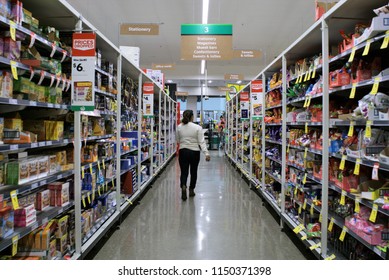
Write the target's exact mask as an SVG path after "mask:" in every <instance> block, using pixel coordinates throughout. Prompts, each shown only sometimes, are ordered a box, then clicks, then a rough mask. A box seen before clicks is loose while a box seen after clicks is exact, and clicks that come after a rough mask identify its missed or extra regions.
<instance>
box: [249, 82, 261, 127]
mask: <svg viewBox="0 0 389 280" xmlns="http://www.w3.org/2000/svg"><path fill="white" fill-rule="evenodd" d="M262 101H263V88H262V81H252V82H251V116H252V118H253V120H261V119H262V106H263V104H262Z"/></svg>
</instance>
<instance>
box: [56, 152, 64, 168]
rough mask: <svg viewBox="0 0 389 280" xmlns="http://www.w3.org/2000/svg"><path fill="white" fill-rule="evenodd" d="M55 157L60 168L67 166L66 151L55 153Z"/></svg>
mask: <svg viewBox="0 0 389 280" xmlns="http://www.w3.org/2000/svg"><path fill="white" fill-rule="evenodd" d="M55 155H56V160H57V164H58V165H60V166H62V165H66V151H60V152H57V153H55Z"/></svg>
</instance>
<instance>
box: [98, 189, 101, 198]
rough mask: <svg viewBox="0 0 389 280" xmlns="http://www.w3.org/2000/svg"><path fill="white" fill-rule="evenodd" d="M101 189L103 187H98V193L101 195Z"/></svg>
mask: <svg viewBox="0 0 389 280" xmlns="http://www.w3.org/2000/svg"><path fill="white" fill-rule="evenodd" d="M100 189H101V187H98V188H97V193H98V194H99V196H101V190H100Z"/></svg>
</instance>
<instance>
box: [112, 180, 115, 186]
mask: <svg viewBox="0 0 389 280" xmlns="http://www.w3.org/2000/svg"><path fill="white" fill-rule="evenodd" d="M112 188H115V179H113V180H112Z"/></svg>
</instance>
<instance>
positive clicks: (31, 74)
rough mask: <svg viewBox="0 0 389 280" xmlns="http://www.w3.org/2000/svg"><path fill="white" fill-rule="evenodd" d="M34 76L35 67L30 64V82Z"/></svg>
mask: <svg viewBox="0 0 389 280" xmlns="http://www.w3.org/2000/svg"><path fill="white" fill-rule="evenodd" d="M34 76H35V71H34V68H32V67H31V66H30V82H31V81H32V79H33V78H34Z"/></svg>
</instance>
